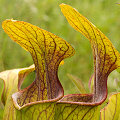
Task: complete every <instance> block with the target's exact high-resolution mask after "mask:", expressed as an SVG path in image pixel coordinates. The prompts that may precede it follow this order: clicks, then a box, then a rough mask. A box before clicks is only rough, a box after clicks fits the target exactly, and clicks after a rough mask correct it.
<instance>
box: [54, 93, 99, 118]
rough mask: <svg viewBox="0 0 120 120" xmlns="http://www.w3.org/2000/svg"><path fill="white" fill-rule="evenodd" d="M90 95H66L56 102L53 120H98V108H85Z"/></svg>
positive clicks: (89, 100)
mask: <svg viewBox="0 0 120 120" xmlns="http://www.w3.org/2000/svg"><path fill="white" fill-rule="evenodd" d="M91 98H92V95H88V94H86V95H82V94H74V95H66V96H64V98H63V99H62V100H60V101H58V102H57V107H56V114H55V120H99V114H100V106H90V105H89V106H87V105H86V106H85V104H84V103H85V102H91Z"/></svg>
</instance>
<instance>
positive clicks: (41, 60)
mask: <svg viewBox="0 0 120 120" xmlns="http://www.w3.org/2000/svg"><path fill="white" fill-rule="evenodd" d="M2 27H3V29H4V31H5V32H6V33H7V34H8V35H9V36H10V38H11V39H12V40H13V41H15V42H16V43H18V44H19V45H20V46H21V47H23V48H24V49H25V50H27V51H29V52H30V54H31V56H32V58H33V61H34V64H35V71H36V78H35V80H34V82H33V83H32V84H31V85H30V86H28V87H27V88H26V89H23V90H22V91H19V92H16V93H14V94H13V95H12V99H13V103H14V106H15V108H16V109H17V111H18V110H19V111H18V112H17V116H16V118H17V120H21V118H20V117H18V116H21V117H22V119H25V120H27V119H30V120H32V119H33V118H34V117H35V116H37V117H36V118H34V120H35V119H39V118H41V117H42V116H43V115H46V117H45V120H47V119H51V120H52V119H53V116H54V109H55V108H54V104H55V103H54V102H56V101H58V100H59V99H61V98H62V97H63V94H64V91H63V88H62V85H61V84H60V82H59V79H58V75H57V71H58V66H59V64H60V62H61V61H62V60H63V59H65V58H67V57H70V56H72V55H74V52H75V51H74V49H73V47H72V46H71V45H70V44H69V43H67V42H66V41H65V40H63V39H62V38H59V37H58V36H56V35H54V34H52V33H50V32H48V31H45V30H43V29H41V28H39V27H37V26H34V25H31V24H29V23H27V22H22V21H16V20H13V19H11V20H6V21H4V22H3V23H2ZM44 103H46V104H44ZM37 104H39V105H37ZM50 104H51V106H53V110H52V112H51V111H49V110H50V107H49V105H50ZM36 106H37V107H36ZM40 107H41V108H40ZM24 110H26V112H27V113H31V111H33V112H32V115H29V114H27V116H26V113H24V112H23V111H24ZM36 111H37V112H36ZM48 111H49V113H48ZM18 113H19V114H18ZM49 114H50V116H49ZM28 115H29V117H28Z"/></svg>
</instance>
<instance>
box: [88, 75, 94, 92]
mask: <svg viewBox="0 0 120 120" xmlns="http://www.w3.org/2000/svg"><path fill="white" fill-rule="evenodd" d="M88 86H89V90H90V92H91V93H94V74H93V75H92V76H91V78H90V80H89V82H88Z"/></svg>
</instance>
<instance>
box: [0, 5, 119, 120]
mask: <svg viewBox="0 0 120 120" xmlns="http://www.w3.org/2000/svg"><path fill="white" fill-rule="evenodd" d="M60 7H61V11H62V12H63V14H64V16H65V17H66V19H67V20H68V22H69V23H70V25H71V26H72V27H73V28H74V29H75V30H77V31H79V32H81V33H82V34H83V35H84V36H85V37H86V38H87V39H88V40H89V41H90V44H91V48H92V52H93V60H94V74H93V76H92V77H91V81H92V80H93V79H94V84H89V87H90V89H91V91H92V92H93V90H94V92H93V93H90V94H86V90H85V88H84V85H83V84H82V82H81V81H80V80H79V79H78V78H76V77H74V76H72V75H69V77H70V78H71V79H72V80H73V81H74V82H75V84H76V85H77V84H79V83H80V85H78V87H79V89H80V90H82V93H84V94H69V95H65V96H64V90H63V87H62V85H61V83H60V81H59V79H58V67H59V65H61V64H63V63H64V61H63V59H65V58H67V57H71V56H73V55H74V53H75V50H74V48H73V47H72V46H71V45H70V44H69V43H68V42H66V41H65V40H63V39H62V38H59V37H58V36H56V35H54V34H52V33H50V32H48V31H46V30H43V29H41V28H39V27H37V26H34V25H32V24H30V23H27V22H23V21H16V20H13V19H11V20H5V21H4V22H3V23H2V27H3V29H4V31H5V32H6V33H7V34H8V35H9V37H10V38H11V39H12V40H13V41H15V42H16V43H18V44H19V45H20V46H21V47H22V48H24V49H25V50H26V51H29V52H30V54H31V56H32V59H33V62H34V65H32V66H30V67H28V68H22V69H15V70H8V71H5V72H1V73H0V78H1V79H3V81H4V83H5V88H4V92H3V95H2V102H3V103H4V105H5V110H4V117H3V120H99V116H100V105H101V104H102V103H103V102H104V101H105V99H106V97H107V78H108V75H109V74H110V73H111V72H112V71H113V70H115V69H117V68H118V69H119V68H120V54H119V52H118V51H117V50H116V49H115V48H114V46H113V45H112V43H111V42H110V40H109V39H108V38H107V37H106V36H105V35H104V34H103V33H102V32H101V31H100V30H99V29H98V28H96V27H95V26H94V25H93V24H92V23H91V22H90V21H89V20H87V19H86V18H85V17H84V16H82V15H81V14H80V13H79V12H78V11H77V10H76V9H74V8H72V7H71V6H69V5H66V4H61V5H60ZM34 70H35V72H36V78H35V80H34V81H33V83H32V84H31V85H29V86H28V87H27V88H25V89H23V90H20V87H21V85H22V83H23V81H24V79H25V77H26V76H27V75H28V74H29V73H30V72H32V71H34ZM93 85H94V87H93ZM13 86H14V87H13ZM81 88H82V89H81ZM83 89H84V90H83ZM119 97H120V96H119V94H115V95H113V96H112V97H111V98H110V100H109V104H108V105H107V106H106V107H105V108H104V109H102V110H101V119H102V120H116V119H120V114H119V111H120V107H119ZM112 108H114V109H112ZM111 111H112V113H111Z"/></svg>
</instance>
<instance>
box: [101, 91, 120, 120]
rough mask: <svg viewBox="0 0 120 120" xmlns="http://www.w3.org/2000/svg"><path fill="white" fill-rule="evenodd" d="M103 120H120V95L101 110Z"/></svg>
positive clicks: (111, 99)
mask: <svg viewBox="0 0 120 120" xmlns="http://www.w3.org/2000/svg"><path fill="white" fill-rule="evenodd" d="M101 120H120V93H117V94H114V95H112V96H111V97H110V98H109V103H108V105H107V106H106V107H105V108H103V109H102V110H101Z"/></svg>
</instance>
